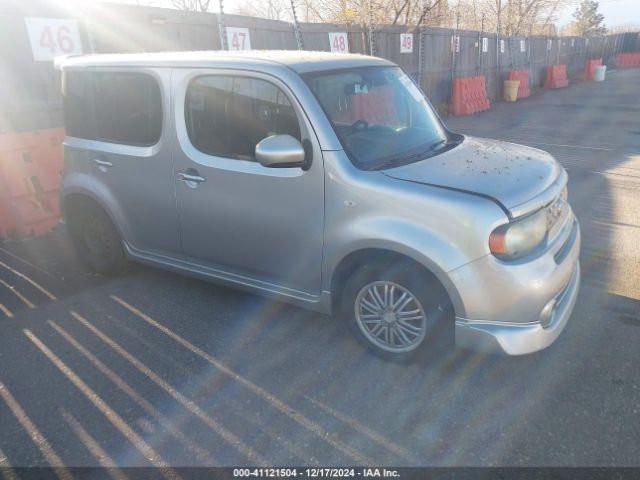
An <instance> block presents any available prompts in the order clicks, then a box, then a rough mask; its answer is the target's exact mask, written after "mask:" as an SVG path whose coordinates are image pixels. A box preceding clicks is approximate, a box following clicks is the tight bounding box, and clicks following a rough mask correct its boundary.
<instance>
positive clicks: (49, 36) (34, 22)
mask: <svg viewBox="0 0 640 480" xmlns="http://www.w3.org/2000/svg"><path fill="white" fill-rule="evenodd" d="M24 21H25V23H26V26H27V33H28V34H29V41H30V42H31V51H32V52H33V59H34V60H35V61H36V62H44V61H48V60H53V59H54V58H55V57H57V56H59V55H80V54H82V42H81V40H80V33H79V31H78V22H76V20H74V19H68V18H25V19H24Z"/></svg>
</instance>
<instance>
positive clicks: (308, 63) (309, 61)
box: [56, 50, 393, 73]
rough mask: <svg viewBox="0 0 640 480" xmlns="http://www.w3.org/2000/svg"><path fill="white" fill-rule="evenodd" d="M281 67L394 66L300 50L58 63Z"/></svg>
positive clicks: (63, 60) (63, 64)
mask: <svg viewBox="0 0 640 480" xmlns="http://www.w3.org/2000/svg"><path fill="white" fill-rule="evenodd" d="M261 64H262V65H264V64H270V65H282V66H286V67H289V68H291V69H293V70H295V71H296V72H298V73H306V72H313V71H317V70H331V69H338V68H350V67H360V66H376V65H377V66H391V65H393V63H391V62H389V61H387V60H384V59H382V58H378V57H370V56H367V55H358V54H351V53H330V52H307V51H299V50H245V51H239V52H229V51H210V50H208V51H197V52H160V53H124V54H100V55H77V56H68V57H60V58H58V59H56V66H57V67H58V68H62V69H66V68H83V67H90V66H158V67H160V66H162V67H171V66H183V67H193V66H198V67H202V66H211V67H214V66H222V65H224V66H233V67H238V66H241V67H242V66H244V67H249V66H252V67H255V66H259V65H261Z"/></svg>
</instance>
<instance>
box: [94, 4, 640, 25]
mask: <svg viewBox="0 0 640 480" xmlns="http://www.w3.org/2000/svg"><path fill="white" fill-rule="evenodd" d="M90 1H94V2H95V1H109V2H113V3H129V4H135V3H136V0H90ZM138 3H141V4H144V5H153V6H154V7H169V8H170V7H172V6H173V3H172V1H171V0H138ZM241 3H242V0H224V8H225V12H227V13H233V12H234V11H235V9H236V8H237V7H238V5H240V4H241ZM451 3H453V1H452V2H451ZM578 3H580V0H571V5H569V6H568V7H566V8H565V9H564V10H563V11H562V12H561V13H560V14H559V16H558V24H559V25H560V26H562V25H566V24H568V23H569V22H571V21H572V20H573V17H572V14H573V12H574V10H575V9H576V6H577V5H578ZM212 4H213V10H214V11H217V10H218V0H212ZM599 4H600V8H599V10H600V13H602V14H603V15H604V23H605V25H606V26H608V27H616V26H625V25H634V26H640V0H599Z"/></svg>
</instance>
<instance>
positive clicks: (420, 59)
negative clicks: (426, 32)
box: [418, 27, 424, 90]
mask: <svg viewBox="0 0 640 480" xmlns="http://www.w3.org/2000/svg"><path fill="white" fill-rule="evenodd" d="M422 33H423V30H422V27H418V85H420V88H422V72H423V69H424V45H423V42H424V39H423V34H422ZM423 90H424V89H423Z"/></svg>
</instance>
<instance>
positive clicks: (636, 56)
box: [616, 52, 640, 68]
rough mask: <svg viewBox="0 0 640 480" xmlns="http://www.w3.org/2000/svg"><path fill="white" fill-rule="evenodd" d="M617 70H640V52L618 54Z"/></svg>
mask: <svg viewBox="0 0 640 480" xmlns="http://www.w3.org/2000/svg"><path fill="white" fill-rule="evenodd" d="M616 68H640V52H630V53H619V54H617V55H616Z"/></svg>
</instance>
